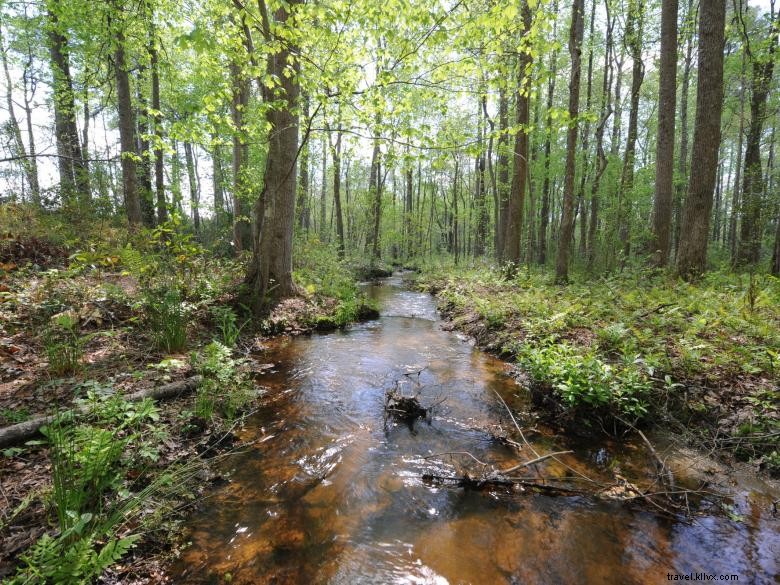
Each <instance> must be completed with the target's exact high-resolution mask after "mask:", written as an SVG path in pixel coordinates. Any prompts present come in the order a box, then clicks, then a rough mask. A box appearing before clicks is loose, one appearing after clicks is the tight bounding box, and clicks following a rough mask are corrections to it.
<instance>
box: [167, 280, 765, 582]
mask: <svg viewBox="0 0 780 585" xmlns="http://www.w3.org/2000/svg"><path fill="white" fill-rule="evenodd" d="M369 292H370V294H371V295H372V296H373V297H374V298H375V299H377V301H378V302H379V304H380V307H381V313H382V317H381V318H380V319H379V320H377V321H373V322H370V323H364V324H360V325H356V326H354V327H352V328H350V329H349V330H347V331H343V332H335V333H331V334H324V335H319V334H318V335H313V336H311V337H297V338H289V339H280V340H277V341H275V342H274V344H273V345H272V346H271V347H270V348H269V350H268V351H267V352H265V353H264V354H263V355H262V356H260V359H262V360H263V361H267V362H272V363H274V364H275V368H274V370H272V371H270V372H269V373H268V374H267V375H265V376H264V377H263V378H261V383H262V384H263V385H265V386H267V387H268V389H269V392H268V394H267V400H268V401H267V403H266V405H265V406H264V407H263V409H262V410H261V411H260V412H259V413H258V414H257V415H255V416H254V417H253V418H252V419H251V420H249V421H248V423H247V425H246V430H245V431H244V432H243V434H242V437H241V438H242V439H244V440H252V439H260V441H258V442H256V443H255V444H253V446H252V447H250V448H249V449H248V450H246V451H244V452H241V453H239V454H237V455H235V456H234V457H232V458H231V459H230V460H229V461H228V462H227V463H226V465H225V471H227V472H229V473H230V478H231V481H230V482H229V483H227V484H225V485H224V486H223V487H220V488H217V489H216V493H215V494H214V495H213V496H212V497H211V498H210V499H208V500H207V501H206V502H205V504H204V505H203V506H202V508H201V510H200V511H199V512H198V513H196V515H195V516H194V517H193V518H192V519H191V521H190V525H189V526H190V529H191V540H192V547H191V548H189V549H188V550H187V551H186V552H185V554H184V556H183V558H182V560H181V562H180V563H179V564H178V565H177V567H176V576H175V580H176V582H177V583H179V582H181V583H222V582H228V581H229V580H230V581H231V582H232V583H345V584H346V583H349V584H352V583H399V584H400V583H413V584H417V583H420V584H421V583H435V584H439V583H490V584H493V583H524V584H535V583H545V584H547V583H551V584H558V583H560V584H569V583H572V584H575V583H588V584H589V583H619V584H628V583H664V582H668V580H667V573H690V572H694V573H695V572H705V573H708V574H715V575H716V576H717V575H721V574H724V575H725V574H728V575H738V576H739V582H740V583H775V582H776V580H777V577H778V572H779V571H780V564H779V561H778V559H779V558H780V535H779V534H778V527H779V526H780V525H779V524H778V520H777V519H775V518H774V517H773V516H772V511H771V502H772V500H773V499H777V497H778V495H777V492H774V495H773V491H772V489H771V488H770V487H769V486H767V485H766V484H764V483H762V482H760V481H752V483H751V481H750V480H749V479H748V478H739V477H731V476H727V475H724V474H723V473H722V471H723V470H718V469H714V468H712V465H711V464H708V463H706V462H705V463H702V462H701V461H698V460H694V459H692V458H691V456H689V455H680V454H677V455H675V461H676V462H677V467H678V471H679V474H678V475H680V476H684V475H686V474H687V475H691V476H694V475H697V474H698V475H701V474H702V473H704V474H705V475H706V476H707V477H708V478H709V479H710V480H711V481H713V482H716V483H718V482H720V484H721V489H728V490H730V492H732V493H733V499H730V500H729V502H732V503H733V506H734V511H735V512H736V513H738V514H740V515H742V516H743V518H744V519H743V520H742V521H735V520H733V519H729V518H728V517H726V516H725V515H723V514H720V513H716V512H715V511H713V512H711V513H709V514H707V513H705V514H703V515H700V516H699V517H697V518H695V520H694V521H684V520H682V519H680V520H679V521H673V520H669V519H666V518H663V517H659V516H658V515H655V514H653V513H650V512H648V511H647V510H641V509H638V508H634V509H632V508H629V507H627V506H626V505H625V504H621V503H616V502H608V501H601V500H597V499H594V498H590V497H580V496H577V497H560V496H555V497H553V496H546V495H539V494H532V493H525V494H520V493H511V492H507V491H506V490H495V491H490V490H486V491H472V490H464V489H461V488H457V487H452V486H432V485H427V484H426V483H424V482H423V481H422V479H421V476H422V475H423V474H424V473H438V474H440V475H448V474H452V473H455V472H456V471H457V470H461V471H462V470H463V468H465V467H466V466H467V465H472V466H473V464H471V463H468V462H467V461H466V460H463V459H462V458H456V457H444V458H442V460H440V461H439V462H436V461H434V460H426V459H423V457H425V456H428V455H431V454H434V453H441V452H444V451H469V452H471V453H472V454H474V455H475V456H476V457H478V458H479V459H481V460H483V461H489V462H491V463H496V464H499V465H501V466H504V467H506V466H508V465H511V464H513V463H516V462H517V461H518V456H517V454H516V453H515V452H514V451H512V450H511V449H510V448H508V447H505V446H502V445H500V444H498V443H497V442H496V441H493V440H491V438H490V436H489V435H488V434H487V433H486V432H485V431H484V430H480V429H481V428H484V427H485V425H489V424H494V423H496V422H501V423H502V424H503V425H504V426H505V427H506V428H509V426H510V425H511V422H509V421H508V420H507V417H506V413H505V410H504V407H503V406H502V405H501V403H500V402H499V401H498V399H497V398H496V395H495V393H494V392H493V391H494V390H495V391H497V392H499V393H500V394H501V396H502V397H504V399H505V400H506V401H507V402H508V403H509V404H510V405H511V407H512V409H513V410H514V411H515V412H516V413H518V415H519V418H520V421H521V424H523V425H524V426H529V427H533V426H534V425H535V426H536V427H537V429H538V432H531V433H529V439H530V441H531V442H532V443H533V445H534V448H535V449H536V450H537V451H539V452H542V453H546V452H550V451H552V450H555V451H560V450H566V449H571V450H574V451H575V452H574V453H573V454H572V455H566V456H563V457H562V460H563V461H565V463H566V464H568V465H569V466H571V467H573V468H575V469H576V470H578V471H581V472H584V473H586V474H588V475H589V476H591V477H594V478H596V479H598V480H599V481H604V482H609V481H611V480H612V479H613V477H614V475H613V474H614V472H615V471H618V472H620V473H621V474H622V475H623V476H624V477H627V478H629V479H630V480H631V481H634V482H636V483H638V484H642V482H644V483H645V484H647V482H648V481H649V480H648V478H649V474H650V467H649V465H650V463H649V461H648V460H647V454H646V451H645V450H644V449H643V447H642V446H641V445H638V444H633V443H626V444H619V443H617V442H610V441H606V440H605V441H601V442H597V443H593V442H590V443H584V442H583V441H582V440H581V439H575V438H566V437H563V436H555V435H553V434H552V433H551V432H547V431H545V429H544V428H542V427H541V426H540V425H539V424H538V423H535V422H534V420H533V418H532V417H531V416H530V413H529V410H530V405H529V403H528V402H527V398H526V394H525V391H524V390H523V389H522V388H521V387H519V386H518V385H517V383H516V382H515V381H514V380H513V379H512V378H511V377H510V376H509V372H508V367H507V365H506V364H505V363H503V362H501V361H499V360H497V359H494V358H492V357H490V356H489V355H487V354H485V353H482V352H481V351H479V350H477V349H475V348H473V347H472V346H471V345H470V344H469V343H467V342H466V341H465V340H464V339H462V338H460V337H459V336H457V335H456V334H454V333H449V332H446V331H443V330H442V329H441V323H440V322H439V321H438V318H437V316H436V311H435V305H434V301H433V299H432V298H431V297H430V296H428V295H425V294H421V293H416V292H411V291H408V290H405V289H404V287H403V286H402V282H401V279H400V277H398V276H394V277H392V278H389V279H386V280H384V281H383V283H382V284H381V285H375V286H371V287H369ZM423 367H424V368H425V369H424V370H423V371H422V373H421V374H420V376H419V382H420V384H421V386H422V387H423V389H422V391H421V400H422V402H423V403H424V404H430V403H433V402H435V401H436V400H437V399H439V398H441V397H443V398H445V401H444V402H443V403H442V404H441V405H439V406H438V407H436V409H435V411H434V413H433V416H432V419H431V420H430V421H429V422H424V421H418V422H417V423H416V424H415V425H413V426H412V427H409V426H408V425H405V424H400V425H393V424H392V423H388V426H387V427H385V425H384V424H383V401H384V395H385V391H386V390H387V389H388V388H391V387H393V385H394V384H395V382H396V381H397V380H408V378H409V377H407V376H404V374H405V373H407V372H412V371H417V370H420V369H421V368H423ZM412 379H413V380H414V381H415V382H416V381H417V377H416V376H413V377H412ZM407 384H408V383H407ZM527 450H528V449H527V448H526V449H525V451H527ZM521 457H522V458H523V459H530V458H531V457H532V454H531V453H530V452H527V453H523V454H522V455H521ZM694 464H696V465H695V466H696V467H697V469H699V471H696V472H694V471H692V470H691V471H686V468H692V467H693V466H694ZM708 466H709V468H708ZM538 467H539V468H540V472H541V473H543V474H544V475H545V476H562V475H564V474H565V473H567V471H566V469H565V468H564V467H562V466H561V465H560V464H559V463H557V462H555V461H551V460H548V461H546V462H544V463H543V464H541V465H539V466H538ZM702 468H705V469H704V471H702ZM710 489H712V488H710Z"/></svg>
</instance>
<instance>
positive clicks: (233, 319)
mask: <svg viewBox="0 0 780 585" xmlns="http://www.w3.org/2000/svg"><path fill="white" fill-rule="evenodd" d="M211 318H212V319H213V321H214V324H215V325H216V327H217V331H218V332H219V336H220V341H221V342H222V343H223V344H224V345H226V346H227V347H233V346H235V345H236V341H238V337H239V336H240V335H241V330H242V329H243V328H244V326H245V325H246V323H247V321H245V322H244V323H242V324H241V325H239V324H238V317H237V316H236V312H235V311H234V310H233V309H232V308H230V307H223V306H216V307H211Z"/></svg>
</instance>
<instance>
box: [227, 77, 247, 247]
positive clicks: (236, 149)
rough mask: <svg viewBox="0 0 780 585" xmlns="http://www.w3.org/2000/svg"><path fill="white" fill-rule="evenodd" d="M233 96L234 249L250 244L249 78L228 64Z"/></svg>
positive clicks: (231, 110)
mask: <svg viewBox="0 0 780 585" xmlns="http://www.w3.org/2000/svg"><path fill="white" fill-rule="evenodd" d="M230 79H231V84H232V88H233V99H232V101H231V104H230V115H231V119H232V121H233V126H234V128H233V245H234V246H235V249H236V253H240V252H242V251H244V250H248V249H250V248H251V246H252V227H251V224H250V222H249V218H248V217H247V210H246V201H247V199H248V195H249V184H248V183H249V177H248V176H247V174H248V163H249V145H248V144H247V143H246V136H245V129H244V113H245V112H246V108H247V106H248V105H249V80H248V79H247V78H246V76H245V75H244V74H243V73H242V71H241V68H240V67H239V66H238V65H237V64H235V63H231V64H230Z"/></svg>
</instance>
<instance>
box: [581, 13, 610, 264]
mask: <svg viewBox="0 0 780 585" xmlns="http://www.w3.org/2000/svg"><path fill="white" fill-rule="evenodd" d="M595 21H596V0H593V3H592V4H591V11H590V29H589V31H588V77H587V81H586V82H585V87H586V88H587V89H586V90H585V111H586V112H588V113H590V108H591V105H592V102H593V44H594V43H595V40H594V38H593V31H594V27H595ZM604 75H606V69H605V70H604ZM589 139H590V117H588V118H586V119H585V125H584V127H583V129H582V138H581V141H582V150H581V152H580V160H581V164H580V168H581V169H582V171H581V173H580V185H579V188H578V190H577V208H578V210H579V213H578V216H579V220H580V223H579V228H580V237H579V241H578V246H579V252H580V256H581V257H582V258H584V257H585V254H586V247H587V246H586V244H587V233H588V214H587V210H588V202H587V201H586V199H585V183H587V180H588V174H589V173H588V157H589V155H590V152H589Z"/></svg>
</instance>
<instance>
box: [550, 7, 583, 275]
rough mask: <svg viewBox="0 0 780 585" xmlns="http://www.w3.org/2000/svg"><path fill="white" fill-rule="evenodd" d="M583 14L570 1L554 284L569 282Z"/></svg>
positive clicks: (581, 10)
mask: <svg viewBox="0 0 780 585" xmlns="http://www.w3.org/2000/svg"><path fill="white" fill-rule="evenodd" d="M584 11H585V0H573V1H572V14H571V28H570V30H569V56H570V58H571V78H570V80H569V128H568V132H567V134H566V175H565V177H564V183H563V204H562V209H561V227H560V235H559V237H558V255H557V257H556V260H555V281H556V282H557V283H559V284H564V283H566V282H568V280H569V249H570V248H571V238H572V232H573V231H574V174H575V163H576V160H577V116H578V114H579V107H580V77H581V73H582V71H581V70H582V34H583V28H584V22H583V21H584V14H583V12H584Z"/></svg>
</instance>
